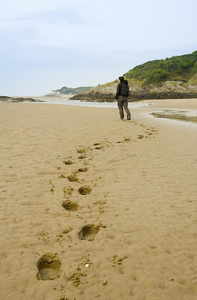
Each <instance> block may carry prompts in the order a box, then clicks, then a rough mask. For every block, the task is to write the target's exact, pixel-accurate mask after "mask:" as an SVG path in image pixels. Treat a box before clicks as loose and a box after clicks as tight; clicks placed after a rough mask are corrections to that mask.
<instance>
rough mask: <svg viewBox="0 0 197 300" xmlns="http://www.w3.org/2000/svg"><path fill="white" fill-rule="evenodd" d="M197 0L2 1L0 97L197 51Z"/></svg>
mask: <svg viewBox="0 0 197 300" xmlns="http://www.w3.org/2000/svg"><path fill="white" fill-rule="evenodd" d="M196 11H197V1H196V0H187V1H185V0H163V1H158V0H149V1H147V0H138V1H133V0H123V1H122V0H119V1H117V0H28V1H27V0H6V1H5V0H0V45H1V46H0V95H6V96H41V95H44V94H47V93H49V92H50V91H51V90H56V89H60V88H61V87H63V86H67V87H73V88H74V87H79V86H97V85H98V84H104V83H106V82H110V81H113V80H115V79H117V78H118V77H119V76H122V75H123V74H124V73H126V72H128V71H129V70H130V69H132V68H133V67H135V66H137V65H139V64H143V63H145V62H146V61H149V60H155V59H165V58H167V57H172V56H175V55H183V54H188V53H192V52H194V51H196V50H197V22H196Z"/></svg>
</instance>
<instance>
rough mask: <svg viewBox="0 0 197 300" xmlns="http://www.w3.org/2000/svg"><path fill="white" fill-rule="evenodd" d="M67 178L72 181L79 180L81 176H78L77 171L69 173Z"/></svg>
mask: <svg viewBox="0 0 197 300" xmlns="http://www.w3.org/2000/svg"><path fill="white" fill-rule="evenodd" d="M67 178H68V180H69V181H71V182H79V178H78V177H77V176H76V173H73V174H71V175H69V176H68V177H67Z"/></svg>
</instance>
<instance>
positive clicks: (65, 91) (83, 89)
mask: <svg viewBox="0 0 197 300" xmlns="http://www.w3.org/2000/svg"><path fill="white" fill-rule="evenodd" d="M92 88H93V87H92V86H81V87H77V88H69V87H66V86H64V87H62V88H61V89H59V90H55V91H53V92H59V93H60V94H71V95H77V94H81V93H86V92H89V91H90V90H91V89H92Z"/></svg>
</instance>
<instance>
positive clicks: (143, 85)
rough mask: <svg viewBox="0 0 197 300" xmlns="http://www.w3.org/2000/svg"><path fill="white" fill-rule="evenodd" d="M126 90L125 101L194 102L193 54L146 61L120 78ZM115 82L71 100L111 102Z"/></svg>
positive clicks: (196, 65)
mask: <svg viewBox="0 0 197 300" xmlns="http://www.w3.org/2000/svg"><path fill="white" fill-rule="evenodd" d="M124 78H125V79H127V80H128V82H129V87H130V91H131V92H130V95H129V101H136V100H142V99H179V98H197V51H195V52H193V53H191V54H186V55H181V56H173V57H171V58H166V59H161V60H153V61H148V62H146V63H144V64H142V65H138V66H136V67H134V68H133V69H131V70H129V71H128V72H127V73H125V74H124ZM117 84H118V80H115V81H113V82H109V83H106V84H103V85H98V86H97V87H94V88H92V89H91V90H90V91H89V92H86V93H81V94H78V95H76V96H73V97H72V98H71V99H73V100H75V99H77V100H87V101H101V102H102V101H109V102H111V101H114V95H115V93H116V88H117Z"/></svg>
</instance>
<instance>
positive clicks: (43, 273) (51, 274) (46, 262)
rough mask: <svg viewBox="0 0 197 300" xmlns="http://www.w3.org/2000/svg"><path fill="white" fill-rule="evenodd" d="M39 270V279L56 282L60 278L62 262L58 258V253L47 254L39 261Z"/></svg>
mask: <svg viewBox="0 0 197 300" xmlns="http://www.w3.org/2000/svg"><path fill="white" fill-rule="evenodd" d="M37 268H38V274H37V278H38V279H42V280H54V279H57V278H58V277H59V273H60V268H61V260H60V259H59V258H58V256H57V254H56V253H55V254H53V253H46V254H44V255H43V256H41V257H40V259H39V260H38V263H37Z"/></svg>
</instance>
